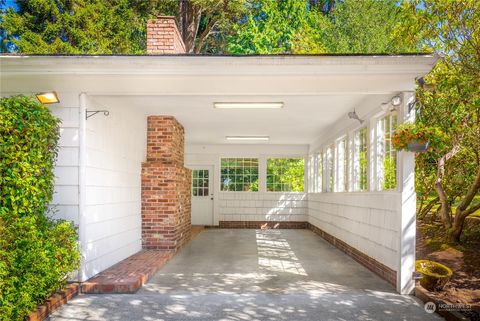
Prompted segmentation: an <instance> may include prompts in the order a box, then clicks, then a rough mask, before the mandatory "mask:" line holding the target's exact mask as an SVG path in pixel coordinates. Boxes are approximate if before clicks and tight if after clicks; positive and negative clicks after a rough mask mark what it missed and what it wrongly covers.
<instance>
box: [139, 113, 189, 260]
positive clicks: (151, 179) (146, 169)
mask: <svg viewBox="0 0 480 321" xmlns="http://www.w3.org/2000/svg"><path fill="white" fill-rule="evenodd" d="M147 122H148V126H147V161H146V162H144V163H142V246H143V248H145V249H160V250H173V251H176V250H178V249H179V248H180V247H181V246H182V245H184V244H185V243H186V242H187V241H188V240H189V238H190V228H191V191H190V189H191V177H192V175H191V171H190V170H189V169H187V168H185V167H184V165H183V164H184V130H183V127H182V125H181V124H180V123H179V122H178V121H177V120H176V119H175V118H174V117H170V116H149V117H148V119H147Z"/></svg>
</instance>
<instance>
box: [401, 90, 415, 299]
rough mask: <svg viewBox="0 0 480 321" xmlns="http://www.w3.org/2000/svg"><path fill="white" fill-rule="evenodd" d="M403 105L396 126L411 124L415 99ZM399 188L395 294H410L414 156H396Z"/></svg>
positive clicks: (412, 283) (406, 96)
mask: <svg viewBox="0 0 480 321" xmlns="http://www.w3.org/2000/svg"><path fill="white" fill-rule="evenodd" d="M401 97H402V104H401V106H400V108H399V110H398V120H399V122H406V121H414V120H415V112H414V111H413V110H412V112H409V105H410V104H411V103H412V102H413V100H414V98H415V96H414V93H412V92H404V93H403V94H402V95H401ZM398 177H399V180H398V188H399V191H400V193H401V201H400V204H399V205H398V206H399V207H400V210H399V214H400V215H399V221H398V227H399V247H398V250H399V255H398V269H397V291H398V292H399V293H401V294H411V293H412V292H413V290H414V288H415V281H414V280H413V278H412V276H413V272H414V271H415V233H416V193H415V154H414V153H411V152H405V151H402V152H399V154H398Z"/></svg>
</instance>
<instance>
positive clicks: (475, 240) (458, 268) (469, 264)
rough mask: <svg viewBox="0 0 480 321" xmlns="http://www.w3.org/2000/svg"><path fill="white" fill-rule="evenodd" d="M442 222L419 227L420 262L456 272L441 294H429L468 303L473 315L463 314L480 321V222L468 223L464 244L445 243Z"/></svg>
mask: <svg viewBox="0 0 480 321" xmlns="http://www.w3.org/2000/svg"><path fill="white" fill-rule="evenodd" d="M441 231H443V227H442V226H441V224H440V223H436V222H421V221H419V222H418V224H417V240H416V241H417V242H416V243H417V246H416V249H417V260H432V261H436V262H439V263H442V264H444V265H446V266H448V267H450V268H451V269H452V270H453V276H452V278H451V279H450V281H449V282H448V283H447V285H446V286H445V288H444V289H443V290H442V291H439V292H428V291H426V292H428V295H429V296H430V297H431V298H432V299H436V300H438V301H441V302H446V303H453V304H468V305H470V306H471V307H472V310H473V312H472V313H468V312H463V314H464V315H466V316H468V317H469V318H470V319H471V320H479V321H480V220H478V219H472V220H469V221H468V224H467V227H466V230H465V233H464V236H463V239H462V243H461V244H459V245H452V244H444V243H443V236H442V235H439V234H440V233H441Z"/></svg>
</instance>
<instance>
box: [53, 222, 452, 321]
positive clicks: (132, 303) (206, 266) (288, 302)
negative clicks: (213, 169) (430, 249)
mask: <svg viewBox="0 0 480 321" xmlns="http://www.w3.org/2000/svg"><path fill="white" fill-rule="evenodd" d="M49 320H50V321H66V320H98V321H100V320H102V321H103V320H146V321H154V320H158V321H160V320H165V321H166V320H225V321H226V320H235V321H242V320H247V321H254V320H261V321H264V320H271V321H274V320H309V321H314V320H322V321H324V320H348V321H350V320H365V321H366V320H395V321H398V320H409V321H410V320H418V321H430V320H443V319H442V318H441V317H439V316H438V315H436V314H429V313H426V312H425V310H424V308H423V303H421V301H419V300H418V299H416V298H415V297H413V296H402V295H399V294H397V293H395V289H394V288H393V287H392V286H391V285H389V284H388V283H387V282H385V281H383V280H382V279H380V278H379V277H377V276H376V275H375V274H373V273H372V272H370V271H369V270H368V269H366V268H364V267H363V266H361V265H360V264H358V263H357V262H355V261H354V260H353V259H351V258H350V257H348V256H347V255H345V254H344V253H342V252H341V251H339V250H337V249H336V248H334V247H333V246H331V245H330V244H328V243H327V242H325V241H324V240H323V239H321V238H320V237H319V236H317V235H316V234H314V233H312V232H311V231H309V230H229V229H207V230H205V231H204V232H202V233H200V234H199V235H198V236H197V237H196V238H195V239H194V240H193V241H192V242H191V243H190V244H188V245H187V246H186V247H185V248H184V249H183V250H181V252H180V253H178V254H177V255H176V256H175V257H174V258H173V259H172V260H171V261H170V262H168V263H167V265H165V266H164V267H163V268H162V269H161V270H160V271H159V272H158V273H157V274H156V275H155V276H154V277H153V278H152V279H151V280H150V281H149V283H148V284H146V285H145V286H144V287H143V288H142V289H141V290H139V291H138V292H137V293H135V294H111V295H106V294H103V295H91V294H89V295H80V296H78V297H76V298H75V299H73V300H72V301H70V302H69V303H68V304H67V305H65V306H63V307H62V308H60V309H59V310H58V311H56V312H54V314H53V315H52V316H51V317H50V318H49Z"/></svg>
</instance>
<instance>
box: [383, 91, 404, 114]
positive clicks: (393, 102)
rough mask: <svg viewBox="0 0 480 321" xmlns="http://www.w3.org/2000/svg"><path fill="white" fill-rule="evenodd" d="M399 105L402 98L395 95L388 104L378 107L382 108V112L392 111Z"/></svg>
mask: <svg viewBox="0 0 480 321" xmlns="http://www.w3.org/2000/svg"><path fill="white" fill-rule="evenodd" d="M401 104H402V97H400V96H398V95H397V96H393V97H392V99H390V101H389V102H386V103H382V104H381V105H380V107H381V108H382V110H383V111H394V110H395V109H397V107H398V106H400V105H401Z"/></svg>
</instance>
